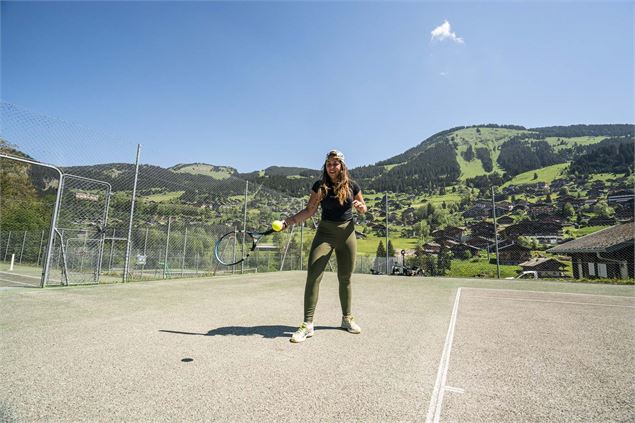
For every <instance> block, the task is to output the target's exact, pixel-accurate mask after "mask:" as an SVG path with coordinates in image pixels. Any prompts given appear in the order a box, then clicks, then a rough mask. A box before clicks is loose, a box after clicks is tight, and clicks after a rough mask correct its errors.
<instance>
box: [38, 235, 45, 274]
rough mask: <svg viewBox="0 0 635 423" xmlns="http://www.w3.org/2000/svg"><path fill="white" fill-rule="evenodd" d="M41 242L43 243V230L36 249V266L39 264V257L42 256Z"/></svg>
mask: <svg viewBox="0 0 635 423" xmlns="http://www.w3.org/2000/svg"><path fill="white" fill-rule="evenodd" d="M42 244H44V231H42V237H41V238H40V248H38V250H37V263H36V264H37V266H39V265H40V259H41V258H42Z"/></svg>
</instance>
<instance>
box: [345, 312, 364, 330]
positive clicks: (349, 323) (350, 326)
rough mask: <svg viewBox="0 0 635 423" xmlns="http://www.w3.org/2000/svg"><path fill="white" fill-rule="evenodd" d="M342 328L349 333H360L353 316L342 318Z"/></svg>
mask: <svg viewBox="0 0 635 423" xmlns="http://www.w3.org/2000/svg"><path fill="white" fill-rule="evenodd" d="M342 328H343V329H346V330H347V331H349V332H350V333H362V328H360V327H359V325H358V324H357V323H355V320H353V316H342Z"/></svg>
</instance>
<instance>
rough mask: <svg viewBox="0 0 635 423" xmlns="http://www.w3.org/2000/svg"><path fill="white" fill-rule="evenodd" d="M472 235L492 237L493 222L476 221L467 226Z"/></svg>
mask: <svg viewBox="0 0 635 423" xmlns="http://www.w3.org/2000/svg"><path fill="white" fill-rule="evenodd" d="M468 229H469V230H470V233H471V234H472V237H477V236H481V237H484V238H488V239H494V224H493V223H490V222H483V221H481V222H478V223H475V224H473V225H470V226H468Z"/></svg>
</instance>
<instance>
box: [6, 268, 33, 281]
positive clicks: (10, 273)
mask: <svg viewBox="0 0 635 423" xmlns="http://www.w3.org/2000/svg"><path fill="white" fill-rule="evenodd" d="M0 273H4V274H5V275H11V276H20V277H23V278H31V279H42V276H30V275H21V274H20V273H14V272H3V271H2V270H0Z"/></svg>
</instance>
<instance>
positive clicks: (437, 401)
mask: <svg viewBox="0 0 635 423" xmlns="http://www.w3.org/2000/svg"><path fill="white" fill-rule="evenodd" d="M464 288H465V289H474V290H478V289H480V290H487V291H514V292H529V293H536V294H567V295H586V296H595V297H609V298H635V297H632V296H624V295H602V294H583V293H574V292H572V293H568V292H557V291H556V292H551V291H530V290H523V289H510V288H502V289H496V288H478V287H459V288H458V290H457V293H456V297H455V299H454V306H453V308H452V314H451V317H450V323H449V325H448V332H447V334H446V336H445V343H444V345H443V352H442V353H441V360H440V362H439V369H438V370H437V378H436V381H435V384H434V389H433V390H432V395H431V397H430V403H429V406H428V413H427V415H426V423H439V420H440V418H441V411H442V409H443V397H444V395H445V391H448V392H453V393H458V394H463V393H465V390H464V389H463V388H458V387H452V386H447V385H446V382H447V376H448V370H449V367H450V354H451V352H452V344H453V342H454V330H455V327H456V321H457V316H458V311H459V300H460V296H461V291H462V290H463V289H464ZM469 298H487V299H493V300H512V301H527V302H542V303H555V304H574V305H585V306H589V305H590V306H594V305H595V306H603V307H607V306H608V307H622V308H635V306H628V305H617V304H599V303H580V302H571V301H548V300H533V299H527V298H510V297H496V296H492V297H487V296H470V297H469Z"/></svg>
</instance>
